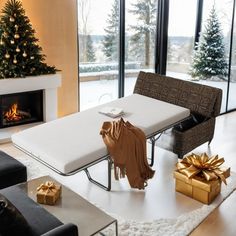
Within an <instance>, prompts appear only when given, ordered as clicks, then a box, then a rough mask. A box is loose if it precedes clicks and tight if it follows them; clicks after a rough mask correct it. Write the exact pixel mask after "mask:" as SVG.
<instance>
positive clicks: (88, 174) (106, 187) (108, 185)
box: [84, 157, 112, 191]
mask: <svg viewBox="0 0 236 236" xmlns="http://www.w3.org/2000/svg"><path fill="white" fill-rule="evenodd" d="M107 163H108V165H107V168H108V170H107V171H108V175H107V178H108V180H107V181H108V184H107V186H105V185H103V184H102V183H99V182H98V181H96V180H95V179H93V178H92V177H91V175H90V173H89V171H88V169H87V168H86V169H84V171H85V173H86V175H87V177H88V180H89V181H90V182H92V183H93V184H96V185H97V186H99V187H100V188H102V189H104V190H106V191H110V190H111V166H112V160H111V159H110V157H108V158H107Z"/></svg>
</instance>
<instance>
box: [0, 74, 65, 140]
mask: <svg viewBox="0 0 236 236" xmlns="http://www.w3.org/2000/svg"><path fill="white" fill-rule="evenodd" d="M60 86H61V74H60V73H57V74H50V75H40V76H28V77H26V78H15V79H0V95H5V94H13V93H21V92H29V91H36V90H43V115H44V117H43V118H44V122H48V121H51V120H54V119H56V118H57V88H58V87H60ZM19 127H20V126H19ZM23 127H25V126H24V125H22V128H23ZM26 127H27V126H26ZM14 130H15V128H14V127H10V128H4V129H0V143H1V142H2V141H3V140H8V139H9V138H10V136H11V134H12V133H14ZM17 131H19V128H17ZM8 136H9V137H8Z"/></svg>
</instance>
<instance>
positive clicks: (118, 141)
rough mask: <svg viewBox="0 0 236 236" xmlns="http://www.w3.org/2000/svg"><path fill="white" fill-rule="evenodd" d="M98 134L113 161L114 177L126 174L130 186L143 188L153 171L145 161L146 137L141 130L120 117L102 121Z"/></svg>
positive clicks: (117, 177)
mask: <svg viewBox="0 0 236 236" xmlns="http://www.w3.org/2000/svg"><path fill="white" fill-rule="evenodd" d="M100 134H101V135H102V138H103V141H104V143H105V144H106V146H107V149H108V152H109V154H110V156H111V158H112V159H113V161H114V168H115V178H116V179H119V176H120V177H121V178H122V177H125V175H127V177H128V181H129V184H130V186H131V187H132V188H138V189H144V187H146V186H147V180H148V179H150V178H152V177H153V175H154V173H155V171H153V170H152V169H151V168H150V167H149V165H148V162H147V152H146V137H145V134H144V133H143V131H142V130H141V129H139V128H137V127H134V126H133V125H132V124H131V123H129V122H128V121H126V122H125V121H124V120H123V119H122V118H121V119H120V120H118V121H111V122H104V123H103V126H102V129H101V131H100ZM119 170H120V174H119Z"/></svg>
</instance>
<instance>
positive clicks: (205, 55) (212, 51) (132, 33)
mask: <svg viewBox="0 0 236 236" xmlns="http://www.w3.org/2000/svg"><path fill="white" fill-rule="evenodd" d="M235 1H236V0H227V1H222V0H205V1H204V0H103V1H97V0H78V22H79V59H80V65H79V71H80V110H84V109H87V108H89V107H92V106H96V105H99V104H102V103H105V102H109V101H111V100H114V99H116V98H118V97H119V96H123V95H125V96H127V95H129V94H132V93H133V89H134V85H135V82H136V78H137V75H138V73H139V71H140V70H144V71H150V72H155V71H156V72H159V73H162V74H167V75H169V76H172V77H175V78H180V79H184V80H190V81H194V82H196V83H200V84H206V85H209V86H213V87H218V88H221V89H222V90H223V100H222V109H221V112H225V111H227V110H230V109H235V108H236V96H235V93H236V91H234V90H235V89H236V69H235V68H236V57H235V48H236V46H235V45H236V36H235V35H236V30H234V37H233V40H232V42H233V43H231V34H232V27H233V24H232V12H233V8H234V2H235ZM235 24H236V21H235ZM235 24H234V25H235ZM234 27H235V29H236V26H234ZM214 40H215V41H214ZM231 49H232V50H231ZM230 53H231V58H230ZM230 65H231V68H230V69H231V74H230V75H228V71H229V66H230Z"/></svg>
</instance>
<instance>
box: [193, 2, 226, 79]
mask: <svg viewBox="0 0 236 236" xmlns="http://www.w3.org/2000/svg"><path fill="white" fill-rule="evenodd" d="M227 72H228V64H227V62H226V58H225V46H224V42H223V34H222V31H221V28H220V22H219V19H218V17H217V15H216V10H215V7H214V6H213V8H212V10H211V11H210V15H209V18H208V20H207V23H206V26H205V30H204V31H203V33H202V34H201V36H200V39H199V43H198V44H197V45H196V49H195V52H194V56H193V62H192V66H191V69H190V74H191V76H192V77H198V78H199V79H210V78H213V77H218V78H220V79H223V80H225V76H227Z"/></svg>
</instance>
